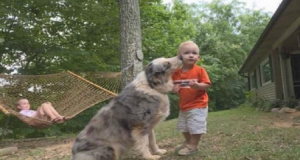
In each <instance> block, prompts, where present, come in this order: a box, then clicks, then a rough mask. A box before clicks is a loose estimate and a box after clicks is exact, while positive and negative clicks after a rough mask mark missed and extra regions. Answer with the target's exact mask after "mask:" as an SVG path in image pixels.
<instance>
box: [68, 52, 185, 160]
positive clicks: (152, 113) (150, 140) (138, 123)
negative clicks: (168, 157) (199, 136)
mask: <svg viewBox="0 0 300 160" xmlns="http://www.w3.org/2000/svg"><path fill="white" fill-rule="evenodd" d="M181 65H182V58H180V57H177V56H176V57H172V58H158V59H154V60H153V61H152V62H150V63H149V64H148V65H147V67H146V69H145V71H142V72H140V73H139V74H138V75H137V77H136V78H135V79H134V80H133V81H132V82H131V83H129V84H128V85H127V86H126V87H125V88H124V89H123V90H122V92H121V93H120V94H119V95H118V96H116V97H115V98H113V99H112V100H111V101H110V103H109V104H107V105H106V106H104V107H102V108H101V109H100V111H99V112H98V113H97V114H96V115H95V116H94V117H93V118H92V119H91V120H90V122H89V123H88V124H87V126H86V127H85V128H84V129H83V130H82V131H81V132H80V133H79V135H78V136H77V138H76V140H75V142H74V144H73V147H72V159H73V160H118V159H120V158H121V156H122V155H123V154H124V153H125V152H127V151H129V150H130V149H132V148H134V150H135V151H137V152H138V153H139V154H140V155H141V156H142V157H143V158H144V159H152V160H154V159H159V158H160V157H161V156H160V155H163V154H164V153H166V152H167V151H166V150H165V149H160V148H159V147H158V146H157V144H156V139H155V134H154V127H155V125H157V124H158V123H159V122H160V121H162V120H164V119H165V118H166V117H167V116H168V115H169V98H168V96H167V93H169V92H170V91H172V89H173V86H174V84H173V81H172V73H173V72H174V71H175V70H176V69H177V68H179V67H180V66H181Z"/></svg>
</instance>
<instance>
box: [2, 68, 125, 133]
mask: <svg viewBox="0 0 300 160" xmlns="http://www.w3.org/2000/svg"><path fill="white" fill-rule="evenodd" d="M119 77H120V73H109V74H108V73H103V74H98V78H101V83H99V85H103V86H105V87H100V86H99V85H97V84H94V83H92V82H90V81H88V80H86V79H84V78H82V77H80V76H78V75H76V74H75V73H73V72H70V71H67V72H63V73H57V74H47V75H3V74H0V110H1V111H2V112H3V113H5V114H7V115H13V116H16V117H18V118H19V119H20V120H22V121H23V122H24V123H26V124H28V125H30V126H33V127H36V128H46V127H48V126H50V125H51V124H52V122H50V121H47V120H41V119H37V118H32V117H27V116H23V115H21V114H19V111H18V109H17V107H16V102H17V101H18V100H19V99H21V98H26V99H28V100H29V102H30V105H31V109H35V110H36V109H37V108H38V107H39V106H40V105H41V104H42V103H44V102H51V103H52V105H53V107H54V108H55V109H56V110H57V111H58V113H60V114H61V115H63V116H67V117H70V118H73V117H74V116H76V115H77V114H79V113H80V112H82V111H84V110H86V109H88V108H90V107H91V106H93V105H95V104H97V103H100V102H102V101H105V100H107V99H110V98H112V97H115V96H116V93H114V92H117V91H118V89H119V87H120V85H119V84H120V83H119V81H117V82H116V80H119Z"/></svg>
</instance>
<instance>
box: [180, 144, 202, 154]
mask: <svg viewBox="0 0 300 160" xmlns="http://www.w3.org/2000/svg"><path fill="white" fill-rule="evenodd" d="M196 152H198V148H192V147H190V146H189V145H186V146H185V147H184V148H183V149H181V150H179V151H178V155H180V156H187V155H191V154H193V153H196Z"/></svg>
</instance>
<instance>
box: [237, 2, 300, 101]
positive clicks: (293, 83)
mask: <svg viewBox="0 0 300 160" xmlns="http://www.w3.org/2000/svg"><path fill="white" fill-rule="evenodd" d="M239 74H240V75H242V76H245V77H247V78H248V83H249V89H250V91H251V93H252V95H254V97H260V98H264V99H269V100H274V99H284V100H285V99H287V98H289V97H294V98H296V99H299V98H300V0H283V1H282V2H281V4H280V6H279V7H278V9H277V10H276V12H275V13H274V15H273V17H272V18H271V20H270V22H269V24H268V25H267V27H266V28H265V30H264V31H263V33H262V34H261V36H260V38H259V39H258V41H257V42H256V44H255V46H254V47H253V49H252V51H251V52H250V54H249V55H248V57H247V59H246V60H245V62H244V64H243V65H242V67H241V68H240V70H239Z"/></svg>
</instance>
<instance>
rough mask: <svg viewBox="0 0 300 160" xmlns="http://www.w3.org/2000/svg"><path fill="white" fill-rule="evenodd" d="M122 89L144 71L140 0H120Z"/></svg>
mask: <svg viewBox="0 0 300 160" xmlns="http://www.w3.org/2000/svg"><path fill="white" fill-rule="evenodd" d="M119 5H120V10H119V15H120V36H121V37H120V40H121V42H120V45H121V46H120V54H121V56H120V57H121V68H122V70H121V72H122V80H121V87H122V88H124V87H125V86H126V85H127V84H128V83H130V82H131V81H132V80H133V79H134V78H135V77H136V75H137V74H138V73H139V72H141V71H142V70H143V58H144V57H143V52H142V38H141V20H140V8H139V0H119Z"/></svg>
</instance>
